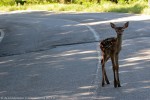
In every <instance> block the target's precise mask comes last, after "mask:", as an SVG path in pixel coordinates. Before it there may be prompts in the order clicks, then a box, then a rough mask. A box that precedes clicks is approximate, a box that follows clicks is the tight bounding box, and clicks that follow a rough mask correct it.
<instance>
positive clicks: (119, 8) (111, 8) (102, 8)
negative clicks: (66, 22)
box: [0, 1, 150, 15]
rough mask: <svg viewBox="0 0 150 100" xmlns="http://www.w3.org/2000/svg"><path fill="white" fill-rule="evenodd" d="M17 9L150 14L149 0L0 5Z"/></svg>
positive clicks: (7, 8) (2, 9)
mask: <svg viewBox="0 0 150 100" xmlns="http://www.w3.org/2000/svg"><path fill="white" fill-rule="evenodd" d="M16 10H45V11H55V12H59V11H76V12H120V13H135V14H149V15H150V7H148V4H147V2H143V1H140V2H134V3H130V4H125V3H119V4H114V3H111V2H102V3H101V4H96V3H83V4H82V5H80V4H57V3H56V4H26V5H24V6H17V5H12V6H0V11H16Z"/></svg>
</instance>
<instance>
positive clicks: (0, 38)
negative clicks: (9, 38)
mask: <svg viewBox="0 0 150 100" xmlns="http://www.w3.org/2000/svg"><path fill="white" fill-rule="evenodd" d="M4 35H5V33H4V31H3V29H0V42H2V40H3V38H4Z"/></svg>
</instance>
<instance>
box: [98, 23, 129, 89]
mask: <svg viewBox="0 0 150 100" xmlns="http://www.w3.org/2000/svg"><path fill="white" fill-rule="evenodd" d="M110 25H111V27H112V28H113V29H115V31H116V33H117V37H111V38H107V39H105V40H102V41H101V42H100V49H101V51H102V59H101V65H102V87H104V85H105V81H106V83H107V84H110V83H109V80H108V78H107V74H106V71H105V63H106V62H107V60H108V59H109V58H111V62H112V66H113V74H114V87H115V88H116V87H121V85H120V80H119V72H118V71H119V64H118V58H119V52H120V51H121V45H122V33H123V31H124V29H126V28H127V27H128V26H129V22H126V23H125V24H124V25H123V26H122V27H117V26H116V25H115V24H113V23H110Z"/></svg>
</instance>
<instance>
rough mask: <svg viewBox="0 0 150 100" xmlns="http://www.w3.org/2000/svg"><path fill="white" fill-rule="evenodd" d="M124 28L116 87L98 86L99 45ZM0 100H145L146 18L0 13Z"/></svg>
mask: <svg viewBox="0 0 150 100" xmlns="http://www.w3.org/2000/svg"><path fill="white" fill-rule="evenodd" d="M126 21H129V22H130V23H129V28H128V29H126V30H125V31H124V34H123V44H122V46H123V49H122V51H121V53H120V58H119V63H120V81H121V85H122V87H121V88H114V87H113V72H112V66H111V62H110V61H108V63H107V64H106V70H107V74H108V77H109V80H110V83H111V84H110V85H106V86H105V87H101V65H100V62H99V59H100V58H101V57H100V55H101V52H100V50H99V41H101V40H102V39H104V38H107V37H112V36H116V33H115V32H114V30H113V29H111V27H110V25H109V23H110V22H114V23H116V24H117V25H123V23H124V22H126ZM0 29H3V31H4V33H5V35H4V38H3V40H2V41H1V43H0V48H1V49H0V100H5V99H11V100H17V99H19V100H149V98H150V95H149V94H150V78H149V76H150V73H149V70H150V67H149V64H150V56H149V55H150V43H149V40H150V34H149V33H150V32H149V30H150V16H146V15H133V14H122V13H74V12H72V13H71V12H70V13H69V12H68V13H54V12H44V11H28V12H11V13H0Z"/></svg>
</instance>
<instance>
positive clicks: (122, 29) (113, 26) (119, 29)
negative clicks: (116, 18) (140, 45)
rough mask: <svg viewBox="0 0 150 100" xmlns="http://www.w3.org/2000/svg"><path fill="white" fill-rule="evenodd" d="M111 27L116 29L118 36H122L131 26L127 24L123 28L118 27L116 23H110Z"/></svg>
mask: <svg viewBox="0 0 150 100" xmlns="http://www.w3.org/2000/svg"><path fill="white" fill-rule="evenodd" d="M110 25H111V27H112V28H113V29H115V31H116V33H117V34H118V35H122V33H123V31H124V29H126V28H127V27H128V26H129V22H126V23H125V24H124V25H123V26H122V27H117V26H116V25H115V24H114V23H110Z"/></svg>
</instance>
